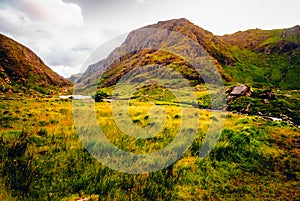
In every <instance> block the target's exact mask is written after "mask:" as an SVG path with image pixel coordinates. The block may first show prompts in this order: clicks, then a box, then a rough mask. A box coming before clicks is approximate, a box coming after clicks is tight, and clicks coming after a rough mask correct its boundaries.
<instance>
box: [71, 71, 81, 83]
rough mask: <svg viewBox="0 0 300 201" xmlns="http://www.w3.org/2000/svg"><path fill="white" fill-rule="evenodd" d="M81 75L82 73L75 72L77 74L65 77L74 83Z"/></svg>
mask: <svg viewBox="0 0 300 201" xmlns="http://www.w3.org/2000/svg"><path fill="white" fill-rule="evenodd" d="M81 76H82V73H77V74H73V75H71V76H70V77H68V78H67V79H68V80H70V81H71V82H73V83H75V82H76V81H77V80H78V79H79V78H80V77H81Z"/></svg>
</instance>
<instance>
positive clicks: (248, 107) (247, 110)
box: [245, 103, 251, 112]
mask: <svg viewBox="0 0 300 201" xmlns="http://www.w3.org/2000/svg"><path fill="white" fill-rule="evenodd" d="M250 106H251V103H249V104H248V105H247V108H246V110H245V112H249V110H250Z"/></svg>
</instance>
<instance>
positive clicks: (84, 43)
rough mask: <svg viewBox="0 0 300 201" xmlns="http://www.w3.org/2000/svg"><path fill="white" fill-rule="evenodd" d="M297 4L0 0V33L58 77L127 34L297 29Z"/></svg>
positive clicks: (264, 0) (271, 0)
mask: <svg viewBox="0 0 300 201" xmlns="http://www.w3.org/2000/svg"><path fill="white" fill-rule="evenodd" d="M299 8H300V1H299V0H205V1H204V0H185V1H183V0H181V1H179V0H106V1H104V0H1V1H0V32H1V33H2V34H5V35H7V36H9V37H11V38H13V39H15V40H17V41H18V42H20V43H22V44H24V45H26V46H27V47H29V48H30V49H32V50H33V51H34V52H35V53H37V54H38V55H39V56H40V57H41V58H42V59H43V60H44V61H45V63H46V64H47V65H49V66H50V67H51V68H52V69H53V70H54V71H56V72H58V73H59V74H60V75H63V76H64V77H68V76H70V75H71V74H74V73H77V72H79V71H80V69H81V67H82V64H83V63H84V61H85V60H86V58H87V57H88V56H89V55H90V54H91V53H92V52H93V50H95V49H96V48H97V47H99V46H100V45H101V44H103V43H104V42H106V41H108V40H109V39H112V38H114V37H116V36H118V35H120V34H123V33H127V32H129V31H131V30H133V29H136V28H139V27H142V26H145V25H149V24H153V23H156V22H157V21H162V20H169V19H174V18H182V17H184V18H186V19H188V20H190V21H191V22H193V23H194V24H196V25H198V26H200V27H202V28H204V29H207V30H209V31H211V32H213V33H214V34H217V35H223V34H226V33H234V32H236V31H239V30H247V29H251V28H261V29H274V28H289V27H292V26H295V25H299V24H300V14H299Z"/></svg>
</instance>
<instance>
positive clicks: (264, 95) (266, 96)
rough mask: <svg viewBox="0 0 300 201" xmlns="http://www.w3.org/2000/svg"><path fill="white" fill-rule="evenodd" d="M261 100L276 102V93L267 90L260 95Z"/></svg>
mask: <svg viewBox="0 0 300 201" xmlns="http://www.w3.org/2000/svg"><path fill="white" fill-rule="evenodd" d="M258 96H259V97H260V98H263V99H268V100H276V96H275V93H274V92H273V91H272V90H266V91H264V92H262V93H260V94H259V95H258Z"/></svg>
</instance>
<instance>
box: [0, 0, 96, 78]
mask: <svg viewBox="0 0 300 201" xmlns="http://www.w3.org/2000/svg"><path fill="white" fill-rule="evenodd" d="M0 21H1V23H0V32H2V33H4V34H6V35H8V36H10V37H12V38H13V39H15V40H17V41H18V42H21V43H22V44H24V45H26V46H28V47H30V48H31V49H32V50H33V51H34V52H36V53H37V54H38V55H39V56H41V57H42V59H43V60H44V61H45V62H46V63H47V64H48V65H49V66H50V67H52V68H53V69H56V70H57V71H60V72H63V75H64V76H69V75H70V74H71V73H74V71H73V70H72V69H73V68H78V66H80V65H81V64H82V63H83V62H84V59H85V58H86V57H87V54H89V53H90V52H91V50H92V49H94V48H95V47H92V45H90V44H89V43H91V42H89V39H90V40H94V39H95V38H97V37H93V36H92V37H91V34H88V32H85V31H82V30H84V21H83V16H82V14H81V9H80V7H79V6H78V5H75V4H68V3H65V2H63V1H61V0H40V1H35V0H19V1H9V2H7V1H6V2H5V3H3V2H2V3H1V4H0ZM87 37H89V39H86V38H87ZM77 46H82V47H84V48H81V49H77V48H75V47H77ZM65 66H67V67H68V69H69V70H68V71H65V70H58V69H59V68H65ZM68 72H69V73H68Z"/></svg>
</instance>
